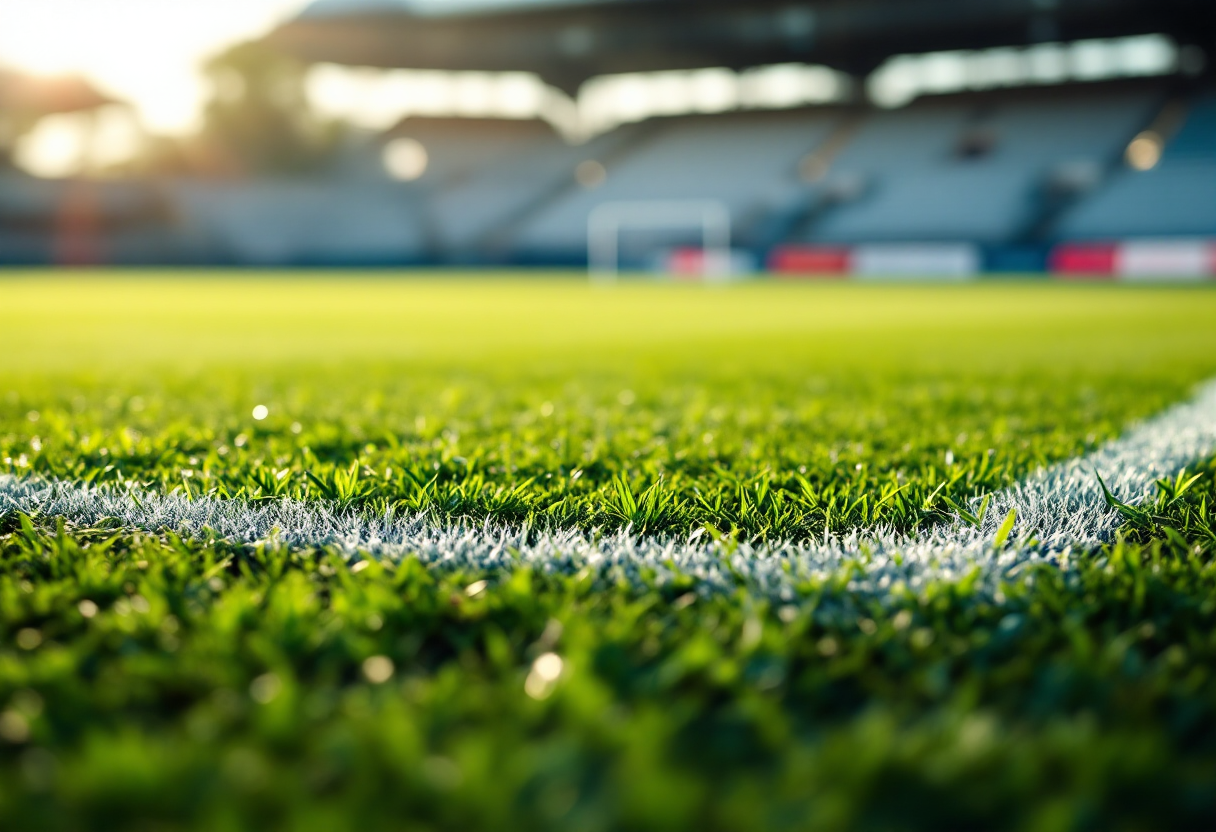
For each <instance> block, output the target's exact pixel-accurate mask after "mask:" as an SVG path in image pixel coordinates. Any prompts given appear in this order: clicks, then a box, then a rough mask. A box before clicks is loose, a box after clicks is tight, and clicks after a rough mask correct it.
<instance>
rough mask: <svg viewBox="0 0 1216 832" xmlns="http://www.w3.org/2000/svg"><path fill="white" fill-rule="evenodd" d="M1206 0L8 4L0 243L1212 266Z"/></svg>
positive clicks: (580, 262)
mask: <svg viewBox="0 0 1216 832" xmlns="http://www.w3.org/2000/svg"><path fill="white" fill-rule="evenodd" d="M1214 58H1216V4H1213V3H1211V2H1210V0H985V2H982V3H979V2H975V0H808V1H807V2H799V1H798V0H316V2H312V3H308V2H303V1H302V0H175V2H173V3H166V2H164V0H106V2H104V3H102V2H97V0H0V265H36V264H58V265H75V266H81V265H105V264H114V265H200V266H223V265H240V266H293V267H298V266H403V265H427V266H445V265H447V266H514V267H521V266H525V267H531V266H554V267H584V266H586V265H587V264H588V263H589V262H590V264H591V265H592V267H593V268H597V269H602V270H605V271H614V270H616V269H617V268H628V269H645V270H653V271H660V272H666V273H675V274H687V275H689V276H697V275H701V274H706V273H708V274H717V275H726V274H734V275H738V274H747V273H753V272H758V271H765V270H768V271H773V272H777V273H781V274H789V275H846V274H853V275H859V276H865V275H883V276H886V277H890V276H898V275H901V274H906V275H909V276H914V275H925V274H932V275H935V276H938V277H942V276H955V277H959V278H966V277H970V276H974V275H977V274H987V273H998V274H999V273H1048V272H1056V273H1063V274H1072V275H1078V276H1095V277H1106V276H1122V277H1126V278H1143V279H1150V278H1158V277H1170V278H1183V277H1196V278H1202V277H1206V276H1211V275H1216V67H1214V64H1216V61H1214Z"/></svg>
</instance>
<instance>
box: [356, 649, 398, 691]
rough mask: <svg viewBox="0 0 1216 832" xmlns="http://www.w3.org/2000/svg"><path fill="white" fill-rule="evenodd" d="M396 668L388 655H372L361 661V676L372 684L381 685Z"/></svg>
mask: <svg viewBox="0 0 1216 832" xmlns="http://www.w3.org/2000/svg"><path fill="white" fill-rule="evenodd" d="M396 670H397V668H396V667H394V665H393V660H392V659H390V658H389V657H388V656H372V657H371V658H370V659H368V660H367V661H365V662H363V676H364V678H366V679H367V681H369V682H371V683H372V684H373V685H383V684H384V683H385V682H387V681H388V680H389V679H391V678H393V673H394V672H396Z"/></svg>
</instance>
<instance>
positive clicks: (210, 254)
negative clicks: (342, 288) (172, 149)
mask: <svg viewBox="0 0 1216 832" xmlns="http://www.w3.org/2000/svg"><path fill="white" fill-rule="evenodd" d="M173 196H174V198H175V202H176V206H177V213H178V227H179V231H178V234H179V245H180V249H181V251H182V252H183V255H184V258H183V259H186V260H195V261H201V262H208V263H246V264H250V265H259V266H261V265H328V264H347V265H383V264H391V263H415V262H425V261H430V260H433V259H434V258H435V253H434V252H433V251H431V250H429V249H428V239H427V235H426V233H425V229H426V228H427V224H426V219H425V212H424V210H423V206H422V203H421V201H420V200H418V199H417V198H415V197H414V195H412V194H411V193H410V192H409V191H408V190H405V189H402V188H401V187H400V186H398V185H397V184H396V183H392V182H386V181H382V182H380V183H379V184H369V183H357V182H356V183H347V182H342V181H338V182H330V181H324V180H321V181H309V180H304V181H277V182H276V181H270V182H252V183H249V182H241V183H206V182H180V183H175V186H174V187H173Z"/></svg>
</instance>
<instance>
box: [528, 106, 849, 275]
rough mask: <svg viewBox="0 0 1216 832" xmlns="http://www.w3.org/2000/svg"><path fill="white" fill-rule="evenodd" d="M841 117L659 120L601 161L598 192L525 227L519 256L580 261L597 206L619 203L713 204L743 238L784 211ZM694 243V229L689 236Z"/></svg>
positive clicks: (558, 203) (583, 194)
mask: <svg viewBox="0 0 1216 832" xmlns="http://www.w3.org/2000/svg"><path fill="white" fill-rule="evenodd" d="M840 119H841V117H840V115H839V114H832V113H829V112H809V111H798V112H787V113H748V114H738V115H727V116H698V117H686V118H673V119H659V120H655V121H653V122H650V123H649V124H646V125H638V126H635V127H633V128H630V129H631V130H633V131H635V134H634V141H632V142H629V143H625V145H624V147H623V149H622V152H621V153H620V154H619V155H618V156H614V157H613V158H609V159H604V160H602V161H604V162H605V164H606V165H607V169H608V178H607V180H606V181H605V182H604V184H603V185H602V186H601V187H598V188H594V189H585V190H584V189H577V188H571V189H570V190H569V191H568V192H566V193H564V194H562V195H561V196H560V197H559V198H557V199H555V200H554V201H553V202H552V203H551V204H549V205H548V206H547V207H546V208H545V209H544V210H542V211H539V212H538V213H537V214H536V216H535V217H533V218H532V219H531V220H530V221H529V222H527V223H526V224H525V225H524V226H523V227H522V228H521V229H520V232H519V234H518V236H517V237H516V239H515V241H514V242H515V246H516V248H517V250H520V251H524V252H537V251H549V252H553V253H558V254H562V255H565V256H567V257H578V256H581V255H582V254H583V253H584V252H585V251H586V245H587V220H588V216H589V215H590V213H591V211H592V210H593V209H594V208H595V206H597V205H599V204H602V203H606V202H616V201H638V200H716V201H720V202H722V203H724V204H725V205H727V206H728V208H729V209H730V211H731V214H732V217H733V219H734V221H735V224H736V226H737V228H738V230H740V231H742V232H746V230H747V226H748V224H749V223H750V222H756V221H758V220H759V219H760V218H761V215H763V214H764V213H766V212H767V211H770V210H773V207H774V206H779V205H782V204H785V202H787V201H788V200H789V199H790V198H791V197H792V196H793V191H796V183H797V176H798V165H799V162H801V161H802V159H803V158H804V157H805V156H806V155H807V154H808V153H809V152H811V151H813V150H815V149H816V148H817V147H818V146H819V145H820V144H821V143H822V142H823V141H824V140H825V138H827V136H828V135H829V134H830V133H831V131H832V129H833V127H834V126H835V125H836V124H838V123H839V122H840ZM690 233H692V234H694V236H693V237H692V239H693V240H695V239H696V237H695V233H696V229H690Z"/></svg>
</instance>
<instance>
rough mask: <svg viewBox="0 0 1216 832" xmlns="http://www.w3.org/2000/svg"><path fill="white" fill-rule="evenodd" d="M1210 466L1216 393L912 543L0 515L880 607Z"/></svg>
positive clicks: (1046, 551)
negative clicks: (726, 540)
mask: <svg viewBox="0 0 1216 832" xmlns="http://www.w3.org/2000/svg"><path fill="white" fill-rule="evenodd" d="M1213 453H1216V382H1210V383H1208V384H1207V385H1205V386H1204V387H1203V388H1202V389H1201V390H1200V391H1199V393H1198V395H1196V397H1195V398H1194V399H1192V400H1191V401H1189V402H1187V403H1184V404H1180V405H1176V406H1174V407H1171V408H1170V409H1168V410H1166V411H1165V412H1163V413H1161V414H1160V415H1158V416H1156V417H1154V418H1153V419H1151V420H1149V421H1146V422H1144V423H1142V424H1140V425H1138V426H1136V427H1133V428H1132V429H1131V430H1130V431H1129V432H1128V433H1127V434H1126V435H1125V436H1124V437H1122V438H1121V439H1118V440H1115V441H1114V442H1111V443H1109V444H1107V445H1106V446H1104V447H1103V448H1101V449H1100V450H1098V451H1096V452H1095V453H1093V454H1090V455H1088V456H1085V457H1080V458H1077V459H1073V460H1069V461H1067V462H1064V463H1061V464H1059V465H1055V466H1053V467H1051V468H1049V469H1046V470H1042V471H1039V472H1038V473H1036V474H1034V475H1033V476H1031V477H1029V478H1028V479H1026V480H1025V481H1023V482H1022V483H1021V484H1019V485H1017V486H1015V487H1013V488H1010V489H1007V490H1005V491H1001V492H998V493H997V494H995V495H993V496H992V498H991V500H990V503H989V506H988V510H987V513H986V515H985V517H984V520H983V523H982V524H981V526H980V527H978V528H976V527H973V526H970V525H968V524H966V523H965V522H963V521H962V519H961V518H959V517H957V516H956V517H955V519H954V520H953V521H952V522H949V523H946V524H943V525H940V526H938V527H936V528H933V529H931V530H929V531H927V532H924V533H921V534H919V535H901V534H894V533H891V532H889V531H885V530H882V529H874V530H869V531H865V530H859V531H857V532H854V533H852V534H850V535H848V536H846V537H843V538H829V539H827V540H825V541H823V542H812V543H798V544H795V543H777V544H768V545H763V546H755V547H753V546H749V545H741V546H738V547H729V546H726V545H724V544H721V543H717V542H710V543H705V542H701V541H698V540H689V541H687V542H684V541H678V540H671V539H654V538H644V537H637V536H634V535H631V534H628V533H618V534H613V535H608V536H594V535H587V534H585V533H583V532H580V531H577V530H571V531H562V532H551V533H546V534H542V535H541V536H540V538H539V539H531V540H530V539H529V535H527V534H525V533H523V532H520V531H516V530H509V529H503V528H498V527H494V526H491V525H486V526H485V527H482V528H469V527H447V528H445V527H440V526H437V525H435V524H433V523H431V522H430V521H428V520H426V519H425V518H422V517H414V518H405V517H400V516H396V515H394V514H391V513H390V514H386V515H383V516H378V517H369V516H367V515H364V514H360V513H358V512H356V511H353V510H340V509H337V508H335V507H334V506H332V505H326V504H315V503H303V502H297V501H282V502H275V503H266V504H250V503H246V502H238V501H225V500H219V499H215V498H211V497H198V498H194V499H190V498H187V497H186V496H184V495H182V494H167V495H166V494H157V493H154V492H150V491H135V490H129V491H124V490H120V489H117V488H108V487H101V488H99V487H94V486H86V485H78V484H72V483H65V482H48V481H44V480H38V479H31V478H19V477H13V476H0V514H3V513H8V512H10V511H20V512H23V513H26V514H31V515H40V516H54V517H63V518H64V519H66V520H68V521H70V522H72V523H74V524H77V525H81V526H99V525H102V524H103V523H106V522H111V523H116V524H117V525H118V526H120V527H122V528H126V529H132V530H143V531H148V532H157V531H162V530H173V531H175V532H178V533H180V534H182V535H184V536H187V537H193V538H198V537H202V536H204V534H206V533H208V531H209V532H210V533H212V534H215V535H218V536H219V537H222V538H225V539H228V540H231V541H233V542H235V543H239V544H254V543H258V542H263V541H268V540H277V541H278V542H279V543H281V544H283V545H286V546H290V547H297V548H300V547H305V548H306V547H321V546H328V547H334V548H336V549H338V550H340V551H341V552H342V553H344V554H345V555H346V556H347V557H348V558H351V559H356V558H361V557H374V558H384V559H401V558H406V557H417V558H418V559H419V560H420V561H421V562H423V563H425V564H427V565H430V566H434V567H440V568H447V569H464V570H469V571H475V572H483V571H501V570H510V569H512V568H517V567H519V566H524V565H527V566H531V567H533V568H535V569H538V570H541V571H544V572H561V573H568V574H573V573H577V572H580V571H582V570H591V571H592V572H594V573H598V574H599V575H600V576H601V577H605V578H610V579H625V580H628V581H633V582H636V583H644V582H647V581H654V582H657V583H665V582H668V581H671V580H673V579H675V578H677V577H679V576H687V577H691V578H693V579H695V580H697V581H698V582H699V583H700V584H701V586H702V587H703V588H706V589H709V588H714V587H719V588H727V589H729V588H731V587H736V586H738V585H740V584H741V583H742V584H746V585H749V586H751V587H752V588H754V589H755V590H757V591H759V592H762V593H764V594H768V595H771V596H773V597H776V598H785V599H791V598H793V597H794V596H795V595H796V594H797V588H798V587H799V586H805V585H808V584H817V583H821V582H825V581H831V580H836V581H839V580H842V577H841V576H842V575H846V574H847V575H849V576H850V577H849V580H848V583H847V588H848V589H849V590H850V591H854V592H858V593H862V594H882V595H885V594H888V593H889V592H890V591H891V590H892V589H893V588H894V587H895V586H896V585H898V584H902V585H903V586H906V587H907V588H908V589H910V590H913V591H915V590H916V589H918V588H919V587H923V586H924V585H926V584H927V583H930V582H934V581H942V580H945V581H951V580H960V579H963V578H967V577H971V578H973V579H975V580H976V581H977V588H979V589H981V590H984V589H986V590H987V591H989V592H990V593H992V594H995V593H996V592H997V591H998V590H999V588H1000V584H1001V582H1002V581H1005V580H1011V579H1013V578H1015V577H1016V576H1017V575H1018V574H1019V573H1021V572H1024V571H1025V568H1026V567H1027V566H1029V565H1033V564H1052V565H1065V566H1066V565H1067V563H1068V558H1069V556H1070V554H1071V553H1072V552H1074V551H1078V550H1083V549H1086V548H1092V547H1093V546H1094V545H1096V544H1099V543H1102V542H1104V541H1107V540H1109V539H1110V538H1111V536H1112V535H1113V534H1114V532H1115V530H1116V529H1117V528H1118V527H1119V525H1120V524H1121V517H1120V515H1119V513H1118V512H1117V511H1115V510H1113V509H1111V508H1110V507H1109V506H1108V505H1107V502H1106V500H1105V496H1104V495H1103V492H1102V488H1101V485H1100V484H1099V483H1098V480H1097V475H1101V476H1102V478H1103V479H1104V480H1105V482H1106V483H1107V485H1108V486H1109V487H1110V489H1111V491H1112V492H1113V493H1114V494H1115V495H1116V496H1117V497H1118V498H1119V499H1121V500H1123V501H1124V502H1127V503H1133V504H1134V503H1137V502H1140V501H1141V500H1143V499H1144V498H1145V497H1146V496H1148V495H1149V494H1150V493H1151V490H1152V488H1153V485H1154V482H1155V481H1156V480H1157V479H1160V478H1162V477H1171V476H1174V475H1176V474H1177V473H1178V472H1179V471H1181V470H1183V469H1184V468H1186V467H1187V466H1188V465H1190V464H1192V463H1194V462H1196V461H1198V460H1201V459H1204V458H1206V457H1208V456H1210V455H1212V454H1213ZM976 503H977V504H978V501H976ZM972 508H973V509H977V508H978V506H977V505H973V506H972ZM1011 510H1012V511H1016V512H1017V523H1016V526H1015V528H1014V531H1013V535H1012V537H1011V538H1010V540H1011V542H1010V543H1008V544H1006V545H1002V546H999V547H998V546H996V545H995V543H996V539H997V535H998V527H999V526H1000V525H1001V523H1002V522H1003V521H1004V520H1005V518H1006V517H1007V516H1008V514H1009V512H1010V511H1011Z"/></svg>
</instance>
